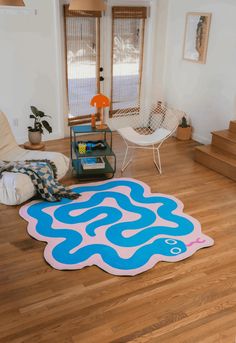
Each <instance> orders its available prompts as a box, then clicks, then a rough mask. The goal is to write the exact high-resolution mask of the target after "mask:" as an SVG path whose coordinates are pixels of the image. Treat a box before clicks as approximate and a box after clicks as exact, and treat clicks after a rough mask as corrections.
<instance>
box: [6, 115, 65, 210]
mask: <svg viewBox="0 0 236 343" xmlns="http://www.w3.org/2000/svg"><path fill="white" fill-rule="evenodd" d="M45 159H47V160H50V161H52V162H54V163H55V165H56V167H57V176H58V179H59V180H60V179H62V178H63V177H64V176H65V175H66V173H67V171H68V170H69V165H70V160H69V158H68V157H66V156H65V155H63V154H61V153H58V152H48V151H31V150H25V149H22V148H20V147H19V146H18V145H17V143H16V140H15V138H14V136H13V133H12V131H11V128H10V125H9V123H8V120H7V117H6V116H5V115H4V113H2V112H1V111H0V160H2V161H26V160H45ZM34 195H35V187H34V185H33V183H32V182H31V179H30V177H29V176H27V175H24V174H18V173H17V174H15V173H3V177H2V178H1V179H0V203H2V204H5V205H19V204H21V203H23V202H25V201H26V200H28V199H30V198H32V196H34Z"/></svg>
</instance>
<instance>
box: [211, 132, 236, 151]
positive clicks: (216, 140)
mask: <svg viewBox="0 0 236 343" xmlns="http://www.w3.org/2000/svg"><path fill="white" fill-rule="evenodd" d="M212 145H214V146H215V147H217V148H219V149H220V150H223V151H227V152H229V153H231V154H233V155H235V156H236V142H232V141H230V140H228V139H225V138H224V137H220V136H217V135H215V134H214V133H213V135H212Z"/></svg>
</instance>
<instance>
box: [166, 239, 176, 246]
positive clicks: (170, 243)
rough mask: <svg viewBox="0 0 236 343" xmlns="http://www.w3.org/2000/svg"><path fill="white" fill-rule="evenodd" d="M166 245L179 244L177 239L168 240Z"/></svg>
mask: <svg viewBox="0 0 236 343" xmlns="http://www.w3.org/2000/svg"><path fill="white" fill-rule="evenodd" d="M165 243H166V244H168V245H176V244H177V243H178V242H177V241H176V240H175V239H166V240H165Z"/></svg>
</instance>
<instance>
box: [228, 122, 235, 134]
mask: <svg viewBox="0 0 236 343" xmlns="http://www.w3.org/2000/svg"><path fill="white" fill-rule="evenodd" d="M229 131H230V132H232V133H236V121H231V122H230V124H229Z"/></svg>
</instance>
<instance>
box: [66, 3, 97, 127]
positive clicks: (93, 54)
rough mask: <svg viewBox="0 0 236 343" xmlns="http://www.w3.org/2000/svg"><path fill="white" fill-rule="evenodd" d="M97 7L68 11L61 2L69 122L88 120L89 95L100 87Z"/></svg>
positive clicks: (89, 115) (74, 123)
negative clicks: (94, 9)
mask: <svg viewBox="0 0 236 343" xmlns="http://www.w3.org/2000/svg"><path fill="white" fill-rule="evenodd" d="M101 15H102V13H101V12H100V11H71V10H69V5H65V6H64V19H65V48H66V49H65V51H66V78H67V99H68V107H69V118H68V123H69V125H70V126H71V125H78V124H84V123H88V122H89V121H90V118H91V114H92V113H94V112H95V109H94V108H92V107H91V106H90V99H91V98H92V97H93V96H94V94H96V93H97V92H99V91H100V88H99V87H100V83H99V82H98V76H99V67H100V17H101Z"/></svg>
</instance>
